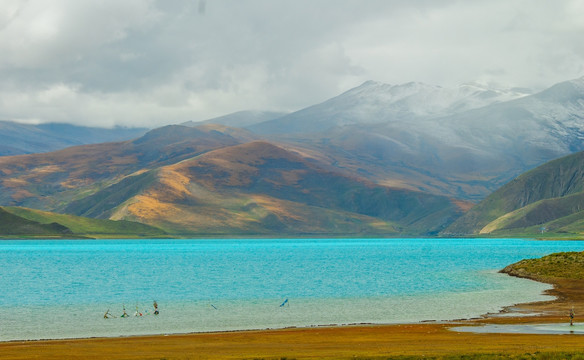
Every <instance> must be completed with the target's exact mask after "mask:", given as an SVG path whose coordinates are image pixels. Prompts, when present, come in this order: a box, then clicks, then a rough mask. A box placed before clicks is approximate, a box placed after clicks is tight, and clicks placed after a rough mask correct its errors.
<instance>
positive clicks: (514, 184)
mask: <svg viewBox="0 0 584 360" xmlns="http://www.w3.org/2000/svg"><path fill="white" fill-rule="evenodd" d="M583 191H584V153H577V154H573V155H570V156H567V157H564V158H561V159H558V160H554V161H551V162H549V163H546V164H544V165H542V166H540V167H538V168H536V169H534V170H532V171H529V172H527V173H525V174H523V175H521V176H519V177H518V178H517V179H515V180H513V181H511V182H510V183H508V184H506V185H505V186H503V187H502V188H501V189H499V190H497V191H496V192H494V193H493V194H491V195H490V196H488V197H487V198H486V199H485V200H483V201H482V202H481V203H479V204H478V205H476V206H475V207H474V208H472V209H471V210H470V211H469V212H467V213H466V214H465V215H464V216H462V217H461V218H460V219H458V220H457V221H455V222H454V223H453V224H452V225H451V226H450V227H448V228H447V229H446V230H445V231H444V232H443V234H444V235H451V234H461V235H462V234H470V235H477V234H479V233H481V231H482V233H492V232H498V234H499V235H504V234H505V233H509V234H519V233H526V234H531V236H533V235H534V234H536V233H537V232H538V231H535V232H533V230H534V229H536V228H537V230H539V228H540V227H541V226H546V227H550V226H551V225H553V222H554V221H557V220H560V219H561V218H564V217H568V216H571V215H572V214H574V213H577V212H579V211H580V210H578V209H579V204H581V200H582V198H583V195H582V194H583ZM569 225H570V224H567V223H566V222H565V221H564V223H563V227H564V229H559V228H557V227H556V228H555V231H568V230H567V229H569V230H570V231H572V232H574V231H575V232H576V233H580V232H583V231H584V228H582V227H580V228H577V227H576V228H575V227H573V226H572V227H570V226H569Z"/></svg>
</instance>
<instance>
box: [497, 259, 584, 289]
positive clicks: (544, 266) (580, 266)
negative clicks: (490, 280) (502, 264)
mask: <svg viewBox="0 0 584 360" xmlns="http://www.w3.org/2000/svg"><path fill="white" fill-rule="evenodd" d="M502 272H504V273H507V274H510V275H513V276H518V277H524V278H529V279H533V280H537V281H542V282H553V281H557V280H584V252H561V253H556V254H551V255H547V256H544V257H542V258H538V259H526V260H521V261H519V262H517V263H515V264H512V265H509V266H507V267H506V268H505V269H503V270H502Z"/></svg>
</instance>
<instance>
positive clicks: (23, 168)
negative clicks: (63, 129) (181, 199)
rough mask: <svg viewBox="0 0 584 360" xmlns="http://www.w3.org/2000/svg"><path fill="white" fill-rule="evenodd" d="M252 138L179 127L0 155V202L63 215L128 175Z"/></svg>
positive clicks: (224, 131)
mask: <svg viewBox="0 0 584 360" xmlns="http://www.w3.org/2000/svg"><path fill="white" fill-rule="evenodd" d="M238 134H241V136H240V135H238ZM249 139H250V135H249V134H248V133H247V132H246V131H245V130H237V129H232V128H226V127H221V126H212V125H206V126H202V127H198V128H191V127H185V126H177V125H174V126H166V127H162V128H159V129H155V130H152V131H150V132H148V133H147V134H145V135H144V136H142V137H140V138H138V139H136V140H131V141H123V142H114V143H102V144H93V145H84V146H76V147H70V148H67V149H64V150H59V151H56V152H50V153H42V154H29V155H20V156H5V157H0V174H1V175H2V176H1V178H0V204H2V205H7V206H24V207H29V208H35V209H40V210H49V211H59V210H62V209H63V208H64V207H65V206H67V204H68V203H69V202H71V201H73V200H75V199H78V198H83V197H85V196H88V195H90V194H92V193H94V192H96V191H98V190H100V189H102V188H104V187H107V186H109V185H111V184H115V183H117V182H119V181H121V180H122V179H124V178H125V177H127V176H130V175H136V174H140V173H143V172H144V171H147V170H149V169H153V168H156V167H159V166H162V165H166V164H172V163H175V162H178V161H181V160H184V159H188V158H190V157H193V156H197V155H200V154H202V153H204V152H206V151H209V150H212V149H217V148H221V147H224V146H231V145H235V144H239V143H241V142H245V141H248V140H249Z"/></svg>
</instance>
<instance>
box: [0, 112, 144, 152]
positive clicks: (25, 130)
mask: <svg viewBox="0 0 584 360" xmlns="http://www.w3.org/2000/svg"><path fill="white" fill-rule="evenodd" d="M146 131H148V129H146V128H122V127H116V128H113V129H105V128H95V127H84V126H75V125H69V124H39V125H28V124H20V123H17V122H12V121H0V156H5V155H20V154H33V153H41V152H49V151H55V150H60V149H64V148H66V147H70V146H75V145H84V144H97V143H102V142H110V141H120V140H129V139H133V138H136V137H138V136H141V135H143V134H145V133H146Z"/></svg>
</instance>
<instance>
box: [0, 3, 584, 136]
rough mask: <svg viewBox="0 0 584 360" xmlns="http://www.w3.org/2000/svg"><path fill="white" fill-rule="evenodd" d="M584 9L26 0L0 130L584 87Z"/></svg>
mask: <svg viewBox="0 0 584 360" xmlns="http://www.w3.org/2000/svg"><path fill="white" fill-rule="evenodd" d="M583 34H584V2H582V1H558V2H549V1H545V0H535V1H524V0H489V1H487V0H485V1H481V0H478V1H443V0H432V1H429V0H428V1H408V2H404V1H385V0H368V1H359V0H317V1H307V0H306V1H303V0H300V1H299V0H294V1H292V0H280V1H271V0H207V1H205V0H200V1H186V0H185V1H180V0H176V1H166V0H165V1H162V0H160V1H154V0H152V1H145V0H124V1H113V0H109V1H106V0H95V1H93V0H86V1H77V0H50V1H45V0H30V1H12V0H5V1H3V6H2V8H1V9H0V54H2V56H0V77H1V79H2V81H0V119H7V120H21V121H31V122H34V121H37V122H46V121H58V122H70V123H77V124H87V125H94V126H113V125H127V126H132V125H139V126H151V127H155V126H160V125H164V124H168V123H177V122H182V121H187V120H203V119H206V118H209V117H213V116H218V115H222V114H226V113H229V112H233V111H238V110H243V109H262V110H263V109H265V110H285V111H292V110H296V109H299V108H302V107H305V106H308V105H311V104H314V103H317V102H320V101H323V100H325V99H326V98H328V97H331V96H334V95H337V94H338V93H339V92H341V91H344V90H347V89H348V88H350V87H353V86H356V85H359V84H360V83H361V82H363V81H365V80H368V79H373V80H377V81H383V82H388V83H403V82H408V81H422V82H427V83H431V84H439V85H446V86H452V85H456V84H459V83H462V82H466V81H472V80H480V81H494V82H499V83H503V84H507V85H510V86H525V87H532V88H536V89H539V88H543V87H546V86H549V85H552V84H553V83H555V82H559V81H563V80H568V79H572V78H576V77H579V76H582V75H584V67H583V64H584V61H583V58H584V42H582V41H581V37H582V35H583Z"/></svg>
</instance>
